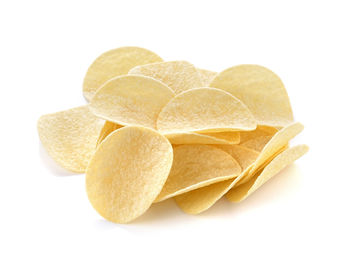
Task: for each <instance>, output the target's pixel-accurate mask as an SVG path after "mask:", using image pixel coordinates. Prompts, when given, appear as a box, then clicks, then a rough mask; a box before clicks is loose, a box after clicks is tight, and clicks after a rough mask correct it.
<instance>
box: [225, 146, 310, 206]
mask: <svg viewBox="0 0 350 260" xmlns="http://www.w3.org/2000/svg"><path fill="white" fill-rule="evenodd" d="M308 150H309V148H308V147H307V145H298V146H294V147H292V148H288V149H287V150H285V151H283V152H282V153H280V154H279V155H277V156H276V157H275V158H274V159H273V160H272V161H271V162H270V163H269V164H268V165H267V166H266V167H265V168H264V169H263V170H262V171H261V173H260V174H256V175H255V176H254V177H253V178H252V179H250V180H249V181H248V182H246V183H244V184H242V185H240V186H238V187H235V188H233V189H231V190H230V191H229V192H228V193H227V194H226V198H227V199H228V200H230V201H232V202H240V201H242V200H244V199H245V198H247V197H248V196H249V195H250V194H252V193H253V192H254V191H256V190H257V189H258V188H259V187H261V186H262V185H263V184H264V183H265V182H267V181H268V180H269V179H271V178H272V177H273V176H275V175H276V174H277V173H279V172H280V171H281V170H282V169H283V168H285V167H286V166H287V165H289V164H291V163H293V162H294V161H295V160H297V159H298V158H300V157H301V156H303V155H304V154H305V153H306V152H307V151H308Z"/></svg>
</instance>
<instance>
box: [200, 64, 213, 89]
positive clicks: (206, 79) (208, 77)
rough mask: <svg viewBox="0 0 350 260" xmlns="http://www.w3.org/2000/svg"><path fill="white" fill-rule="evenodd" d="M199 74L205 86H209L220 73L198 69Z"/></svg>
mask: <svg viewBox="0 0 350 260" xmlns="http://www.w3.org/2000/svg"><path fill="white" fill-rule="evenodd" d="M197 70H198V72H199V75H200V77H201V80H202V83H203V87H209V86H210V83H211V82H212V80H213V79H214V78H215V76H216V75H217V74H218V73H217V72H214V71H210V70H205V69H198V68H197Z"/></svg>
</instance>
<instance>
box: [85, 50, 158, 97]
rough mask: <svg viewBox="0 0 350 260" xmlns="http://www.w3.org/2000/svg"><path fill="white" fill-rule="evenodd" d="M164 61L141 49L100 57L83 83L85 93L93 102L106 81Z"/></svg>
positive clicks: (118, 51)
mask: <svg viewBox="0 0 350 260" xmlns="http://www.w3.org/2000/svg"><path fill="white" fill-rule="evenodd" d="M160 61H163V60H162V59H161V58H160V57H159V56H158V55H157V54H155V53H153V52H151V51H149V50H146V49H143V48H139V47H121V48H117V49H113V50H110V51H108V52H105V53H103V54H102V55H101V56H99V57H98V58H97V59H96V60H95V61H94V62H93V63H92V64H91V65H90V67H89V69H88V71H87V73H86V75H85V78H84V83H83V93H84V96H85V98H86V99H87V100H89V101H90V100H91V99H92V97H93V96H94V94H95V92H96V91H97V89H98V88H99V87H100V86H102V85H103V84H104V83H105V82H106V81H108V80H110V79H112V78H114V77H117V76H121V75H126V74H128V72H129V70H130V69H131V68H133V67H135V66H138V65H144V64H149V63H154V62H160Z"/></svg>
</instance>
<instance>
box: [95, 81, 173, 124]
mask: <svg viewBox="0 0 350 260" xmlns="http://www.w3.org/2000/svg"><path fill="white" fill-rule="evenodd" d="M173 96H174V93H173V91H172V90H171V89H170V88H168V87H167V86H166V85H164V84H163V83H161V82H159V81H157V80H155V79H152V78H150V77H145V76H136V75H127V76H120V77H117V78H114V79H112V80H110V81H107V82H106V84H104V85H103V86H102V87H101V88H100V89H99V90H98V91H97V92H96V94H95V96H94V98H93V99H92V100H91V103H90V109H91V111H92V112H93V113H94V114H95V115H96V116H98V117H101V118H103V119H105V120H108V121H111V122H114V123H116V124H119V125H123V126H126V125H138V126H145V127H150V128H155V127H156V121H157V117H158V114H159V112H160V110H161V109H162V107H163V106H165V104H166V103H167V102H168V101H169V100H170V99H171V98H172V97H173Z"/></svg>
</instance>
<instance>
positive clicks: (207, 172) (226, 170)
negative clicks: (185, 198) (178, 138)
mask: <svg viewBox="0 0 350 260" xmlns="http://www.w3.org/2000/svg"><path fill="white" fill-rule="evenodd" d="M240 173H241V167H240V166H239V164H238V163H237V162H236V160H235V159H233V157H232V156H231V155H229V154H228V153H226V152H224V151H223V150H221V149H218V148H216V147H213V146H209V145H180V146H177V147H175V148H174V162H173V166H172V168H171V172H170V174H169V177H168V179H167V181H166V183H165V185H164V187H163V189H162V191H161V193H160V194H159V196H158V197H157V199H156V202H159V201H162V200H165V199H168V198H171V197H174V196H177V195H180V194H182V193H185V192H188V191H191V190H194V189H198V188H200V187H204V186H207V185H210V184H212V183H216V182H219V181H223V180H227V179H230V178H232V177H234V176H237V175H239V174H240Z"/></svg>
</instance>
